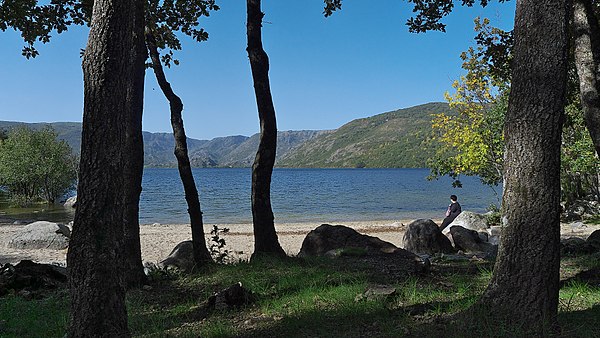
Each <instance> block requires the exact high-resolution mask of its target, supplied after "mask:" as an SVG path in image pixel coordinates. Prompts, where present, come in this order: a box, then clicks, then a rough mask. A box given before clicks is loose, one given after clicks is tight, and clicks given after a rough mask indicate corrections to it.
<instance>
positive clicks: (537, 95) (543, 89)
mask: <svg viewBox="0 0 600 338" xmlns="http://www.w3.org/2000/svg"><path fill="white" fill-rule="evenodd" d="M569 5H570V3H569V2H568V1H563V0H544V1H542V2H540V1H533V0H521V1H518V2H517V11H516V16H515V30H514V34H515V47H514V60H513V79H512V87H511V93H510V101H509V107H508V112H507V114H506V122H505V129H504V135H505V139H506V151H505V161H504V163H505V172H504V177H505V189H504V195H503V209H504V215H505V229H504V233H503V238H502V243H501V245H500V252H499V256H498V259H497V261H496V266H495V268H494V274H493V276H492V280H491V282H490V284H489V286H488V288H487V290H486V291H485V293H484V295H483V297H482V299H481V300H480V302H479V304H478V305H483V306H484V307H486V308H489V309H490V310H491V311H493V313H494V316H495V317H496V315H497V316H498V317H497V318H498V319H500V318H503V319H504V320H505V323H506V321H507V322H508V324H509V325H510V326H511V327H516V328H520V329H522V330H525V331H531V333H533V335H544V332H545V331H544V330H546V329H548V328H555V327H556V324H557V321H556V317H557V311H558V290H559V258H560V257H559V245H560V225H559V224H560V223H559V211H560V205H559V202H560V177H559V175H560V174H559V173H560V146H561V127H562V115H563V110H564V106H565V86H566V82H567V77H566V72H567V47H568V46H567V39H568V36H567V35H568V32H567V24H568V16H569Z"/></svg>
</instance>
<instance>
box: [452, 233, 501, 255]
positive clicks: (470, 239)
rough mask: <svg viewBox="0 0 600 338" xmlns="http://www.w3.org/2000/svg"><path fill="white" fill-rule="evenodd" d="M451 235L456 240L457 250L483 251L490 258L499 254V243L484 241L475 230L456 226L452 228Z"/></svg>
mask: <svg viewBox="0 0 600 338" xmlns="http://www.w3.org/2000/svg"><path fill="white" fill-rule="evenodd" d="M486 234H487V233H486ZM450 235H451V236H452V239H453V240H454V247H455V248H456V249H457V250H460V251H463V252H469V253H477V252H482V253H485V254H486V257H489V258H495V257H496V256H497V254H498V245H493V244H491V243H488V242H486V241H484V240H483V239H482V237H481V236H480V234H479V233H478V232H477V231H475V230H470V229H465V228H463V227H461V226H454V227H452V229H450Z"/></svg>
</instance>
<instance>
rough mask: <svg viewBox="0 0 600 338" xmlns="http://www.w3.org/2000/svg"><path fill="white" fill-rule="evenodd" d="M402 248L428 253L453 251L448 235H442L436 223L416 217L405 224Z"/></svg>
mask: <svg viewBox="0 0 600 338" xmlns="http://www.w3.org/2000/svg"><path fill="white" fill-rule="evenodd" d="M459 216H460V215H459ZM404 249H406V250H408V251H410V252H414V253H421V254H430V255H432V254H436V253H453V252H455V250H454V248H453V247H452V244H451V243H450V240H449V239H448V237H446V236H444V235H443V234H442V232H441V231H440V228H439V227H438V226H437V224H435V222H434V221H432V220H430V219H417V220H414V221H413V222H412V223H410V224H409V225H408V226H407V228H406V232H405V233H404Z"/></svg>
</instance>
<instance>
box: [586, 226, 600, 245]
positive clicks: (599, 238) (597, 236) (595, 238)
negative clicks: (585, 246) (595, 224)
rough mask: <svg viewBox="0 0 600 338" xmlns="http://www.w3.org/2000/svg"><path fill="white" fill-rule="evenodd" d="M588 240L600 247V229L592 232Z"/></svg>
mask: <svg viewBox="0 0 600 338" xmlns="http://www.w3.org/2000/svg"><path fill="white" fill-rule="evenodd" d="M586 242H587V243H589V244H591V245H593V246H595V247H596V248H598V249H600V230H596V231H594V232H592V233H591V234H590V235H589V236H588V238H587V239H586Z"/></svg>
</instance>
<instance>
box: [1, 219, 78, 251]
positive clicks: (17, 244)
mask: <svg viewBox="0 0 600 338" xmlns="http://www.w3.org/2000/svg"><path fill="white" fill-rule="evenodd" d="M70 237H71V231H70V230H69V228H68V227H67V226H66V225H64V224H59V223H54V222H47V221H38V222H34V223H31V224H29V225H26V226H25V227H23V229H21V230H20V231H19V232H17V233H16V234H15V235H14V236H13V237H12V238H11V239H10V241H9V242H8V246H9V247H11V248H15V249H54V250H62V249H66V248H67V247H68V246H69V238H70Z"/></svg>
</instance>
